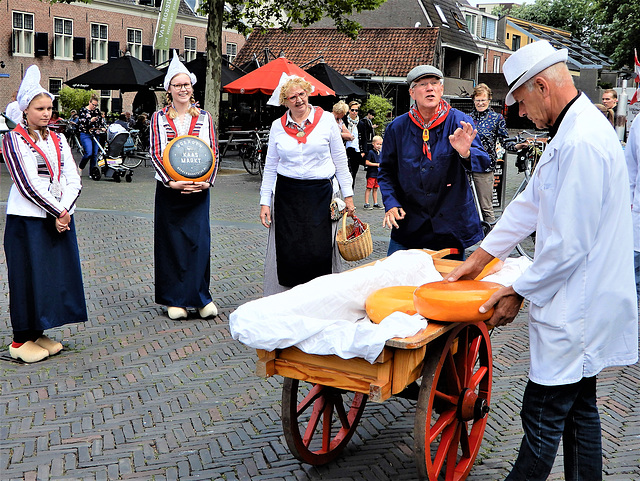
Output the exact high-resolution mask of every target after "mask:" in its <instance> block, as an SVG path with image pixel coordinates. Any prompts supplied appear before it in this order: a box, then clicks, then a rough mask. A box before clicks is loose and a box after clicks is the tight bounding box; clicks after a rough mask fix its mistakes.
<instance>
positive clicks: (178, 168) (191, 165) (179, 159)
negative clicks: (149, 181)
mask: <svg viewBox="0 0 640 481" xmlns="http://www.w3.org/2000/svg"><path fill="white" fill-rule="evenodd" d="M215 162H216V159H215V156H214V155H213V150H211V147H209V145H208V144H207V143H206V142H204V141H203V140H202V139H201V138H199V137H195V136H193V135H182V136H180V137H176V138H175V139H173V140H172V141H171V142H169V144H168V145H167V148H166V149H165V150H164V155H163V157H162V163H163V165H164V168H165V169H166V171H167V174H169V176H170V177H171V178H172V179H173V180H192V181H194V182H201V181H203V180H206V179H208V178H209V176H210V175H211V173H212V172H213V168H214V167H215Z"/></svg>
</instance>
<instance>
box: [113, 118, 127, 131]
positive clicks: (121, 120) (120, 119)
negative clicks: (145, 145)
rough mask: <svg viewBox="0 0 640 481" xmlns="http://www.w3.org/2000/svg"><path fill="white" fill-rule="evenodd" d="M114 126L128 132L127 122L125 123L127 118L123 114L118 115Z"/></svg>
mask: <svg viewBox="0 0 640 481" xmlns="http://www.w3.org/2000/svg"><path fill="white" fill-rule="evenodd" d="M114 124H118V125H121V126H122V127H124V128H125V130H127V131H128V130H129V122H127V116H126V115H125V114H120V115H119V116H118V120H116V121H115V122H114Z"/></svg>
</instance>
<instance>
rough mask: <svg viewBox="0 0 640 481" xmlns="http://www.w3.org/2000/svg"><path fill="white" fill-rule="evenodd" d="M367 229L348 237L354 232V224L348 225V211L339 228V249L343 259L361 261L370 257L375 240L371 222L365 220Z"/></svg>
mask: <svg viewBox="0 0 640 481" xmlns="http://www.w3.org/2000/svg"><path fill="white" fill-rule="evenodd" d="M363 224H364V226H365V229H364V232H363V233H362V234H360V235H359V236H358V237H354V238H353V239H348V237H349V235H350V234H351V232H353V224H349V225H347V214H346V212H345V213H344V215H343V216H342V229H339V230H338V234H337V235H336V242H337V243H338V250H339V251H340V255H341V256H342V258H343V259H345V260H347V261H359V260H362V259H365V258H366V257H369V256H370V255H371V253H372V252H373V240H372V239H371V229H369V224H367V223H366V222H363Z"/></svg>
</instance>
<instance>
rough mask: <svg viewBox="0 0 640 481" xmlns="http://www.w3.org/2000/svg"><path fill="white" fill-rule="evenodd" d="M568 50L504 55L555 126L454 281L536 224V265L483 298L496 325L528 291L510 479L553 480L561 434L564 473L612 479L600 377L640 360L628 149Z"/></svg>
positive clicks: (507, 70) (515, 84)
mask: <svg viewBox="0 0 640 481" xmlns="http://www.w3.org/2000/svg"><path fill="white" fill-rule="evenodd" d="M566 59H567V50H565V49H563V50H555V49H554V48H553V47H552V46H551V45H550V44H549V43H548V42H546V41H538V42H535V43H532V44H529V45H526V46H525V47H523V48H521V49H520V50H518V51H517V52H516V53H514V54H513V55H512V56H511V57H510V58H509V59H508V60H507V61H506V62H505V64H504V75H505V78H506V80H507V83H508V84H509V88H510V90H509V93H508V94H507V97H506V101H507V104H508V105H511V104H513V103H515V102H517V103H518V105H519V112H520V115H521V116H526V117H528V118H529V119H531V120H532V121H533V122H534V123H535V124H536V127H538V128H548V129H549V136H550V138H551V140H550V141H549V143H548V145H547V148H546V150H545V151H544V153H543V154H542V156H541V158H540V161H539V164H538V166H537V167H536V170H535V172H534V174H533V176H532V178H531V181H530V182H529V185H528V186H527V188H526V189H525V191H524V192H523V193H522V194H520V195H519V196H518V197H517V198H516V199H515V200H514V201H513V202H511V204H509V206H508V207H507V209H506V210H505V212H504V213H503V215H502V218H501V219H500V221H499V222H498V223H497V224H496V227H495V228H494V230H493V231H492V232H491V233H490V234H489V235H488V236H487V238H486V239H485V240H484V241H483V242H482V244H481V245H480V247H479V248H478V249H477V250H476V251H475V252H474V253H473V254H472V255H471V256H469V258H468V259H467V261H466V262H465V263H464V264H462V265H461V266H460V267H459V268H457V269H456V270H454V271H452V273H451V274H450V276H449V278H448V279H449V280H450V281H455V280H457V279H460V278H474V277H475V276H476V275H477V274H478V273H479V272H480V271H481V269H482V268H483V267H484V266H485V265H486V264H487V263H488V262H489V261H490V260H491V259H493V258H494V257H498V258H500V259H504V258H505V257H507V256H508V255H509V254H510V252H511V251H512V249H513V247H514V246H515V245H516V244H517V243H518V242H519V241H520V240H521V239H523V238H525V237H526V236H528V235H529V234H531V233H532V232H533V231H536V233H537V234H536V246H535V256H534V260H533V263H532V264H531V266H530V267H529V268H528V269H527V270H526V271H525V272H524V273H523V274H522V276H521V277H520V278H519V279H518V280H517V281H516V282H515V283H514V284H513V285H512V286H511V287H504V288H502V289H500V290H499V291H498V292H496V293H495V294H494V295H493V296H492V297H491V298H490V299H489V301H487V303H485V304H484V305H483V306H482V307H481V308H480V311H481V312H486V311H487V310H488V309H490V308H491V307H492V306H495V311H494V314H493V316H492V317H491V319H490V320H489V321H488V324H489V325H492V326H501V325H504V324H507V323H509V322H511V321H513V319H514V318H515V316H516V314H517V313H518V310H519V307H520V303H521V302H522V300H523V298H526V299H527V300H529V303H530V306H529V343H530V358H531V360H530V369H529V381H528V383H527V387H526V389H525V392H524V396H523V400H522V410H521V419H522V425H523V428H524V437H523V440H522V444H521V446H520V452H519V454H518V458H517V460H516V462H515V464H514V466H513V469H512V471H511V473H510V474H509V476H508V477H507V480H525V479H526V480H546V479H547V477H548V476H549V473H550V471H551V468H552V466H553V462H554V459H555V456H556V453H557V450H558V445H559V443H560V439H561V438H562V439H563V447H564V469H565V478H566V479H572V480H590V481H594V480H600V479H602V443H601V431H600V417H599V414H598V408H597V405H596V375H597V374H598V373H599V372H600V371H601V370H602V369H604V368H605V367H608V366H616V365H627V364H633V363H635V362H636V361H637V360H638V311H637V303H636V293H635V288H634V273H633V233H632V226H631V211H630V209H629V190H628V189H629V185H628V176H627V172H626V167H625V161H624V155H623V152H622V149H621V147H620V143H619V142H618V139H617V137H616V134H615V131H614V130H613V129H612V128H611V125H610V124H608V122H607V119H606V118H605V117H604V116H603V115H602V114H601V113H600V112H599V111H598V110H597V109H596V108H595V107H594V106H593V104H592V103H591V101H590V100H589V99H588V98H587V97H586V96H585V95H584V94H583V93H581V92H578V91H577V90H576V88H575V86H574V85H573V80H572V78H571V74H570V73H569V70H568V69H567V66H566V63H565V62H566Z"/></svg>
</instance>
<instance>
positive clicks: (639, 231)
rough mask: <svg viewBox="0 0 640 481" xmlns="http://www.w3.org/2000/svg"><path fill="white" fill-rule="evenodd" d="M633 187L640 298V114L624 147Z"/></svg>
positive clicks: (638, 292)
mask: <svg viewBox="0 0 640 481" xmlns="http://www.w3.org/2000/svg"><path fill="white" fill-rule="evenodd" d="M624 155H625V159H626V161H627V171H628V173H629V184H630V188H631V217H632V219H633V265H634V268H635V277H636V294H637V296H638V299H640V168H639V166H640V115H638V116H636V118H635V119H633V122H632V123H631V129H630V130H629V138H628V139H627V145H626V146H625V148H624Z"/></svg>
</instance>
